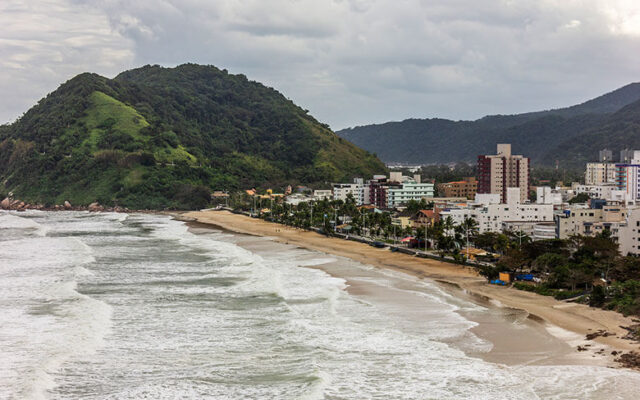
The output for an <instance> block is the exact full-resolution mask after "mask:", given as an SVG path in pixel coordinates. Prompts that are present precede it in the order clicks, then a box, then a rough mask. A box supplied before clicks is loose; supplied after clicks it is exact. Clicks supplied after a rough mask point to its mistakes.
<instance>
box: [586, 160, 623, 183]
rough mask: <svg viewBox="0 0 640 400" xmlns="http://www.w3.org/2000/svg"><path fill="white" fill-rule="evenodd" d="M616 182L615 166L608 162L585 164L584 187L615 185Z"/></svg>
mask: <svg viewBox="0 0 640 400" xmlns="http://www.w3.org/2000/svg"><path fill="white" fill-rule="evenodd" d="M615 181H616V164H613V163H610V162H597V163H587V168H586V171H585V173H584V182H585V184H586V185H604V184H607V183H615Z"/></svg>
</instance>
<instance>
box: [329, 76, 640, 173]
mask: <svg viewBox="0 0 640 400" xmlns="http://www.w3.org/2000/svg"><path fill="white" fill-rule="evenodd" d="M638 101H640V83H632V84H629V85H627V86H624V87H622V88H620V89H617V90H615V91H613V92H610V93H607V94H605V95H602V96H599V97H597V98H595V99H592V100H589V101H586V102H584V103H581V104H578V105H575V106H571V107H567V108H561V109H554V110H546V111H538V112H531V113H525V114H516V115H493V116H486V117H483V118H481V119H478V120H476V121H451V120H446V119H438V118H434V119H408V120H405V121H402V122H387V123H384V124H376V125H367V126H359V127H355V128H348V129H344V130H341V131H338V132H337V134H338V135H340V136H342V137H344V138H345V139H347V140H349V141H350V142H352V143H354V144H356V145H358V146H361V147H362V148H364V149H366V150H368V151H370V152H372V153H375V154H376V155H377V156H379V157H380V158H381V159H382V160H384V161H386V162H409V163H419V164H431V163H450V162H458V161H466V162H475V160H476V157H477V155H478V154H490V153H492V152H493V151H494V150H495V145H496V144H497V143H512V144H513V149H514V151H515V152H517V153H520V154H526V155H527V156H529V157H530V158H531V159H532V160H533V162H534V163H535V164H537V165H548V166H552V165H555V163H556V161H558V162H559V163H560V165H562V166H565V167H570V168H574V167H577V166H580V164H581V163H583V162H584V161H588V160H593V159H594V158H596V157H597V153H598V150H600V149H603V148H610V149H613V150H618V149H621V148H624V147H633V146H636V147H637V145H636V144H635V143H637V142H639V140H638V139H637V135H635V134H634V132H638V130H635V131H634V129H635V128H633V127H635V126H637V125H639V123H640V113H638V112H635V111H634V110H636V109H638V108H640V104H638V103H637V102H638ZM573 144H576V147H573Z"/></svg>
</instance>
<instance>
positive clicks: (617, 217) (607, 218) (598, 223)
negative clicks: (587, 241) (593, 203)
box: [555, 204, 627, 239]
mask: <svg viewBox="0 0 640 400" xmlns="http://www.w3.org/2000/svg"><path fill="white" fill-rule="evenodd" d="M626 216H627V209H626V208H624V206H622V205H619V204H610V205H605V206H604V207H602V208H584V207H576V206H573V207H571V208H568V209H566V210H563V211H562V212H561V213H558V214H556V215H555V223H556V237H557V238H558V239H568V238H569V237H571V236H574V235H584V236H593V235H595V234H597V233H601V232H602V231H603V230H605V229H608V230H609V231H610V232H611V233H612V236H614V237H617V236H618V235H617V234H618V230H619V227H620V224H622V223H624V222H625V219H626Z"/></svg>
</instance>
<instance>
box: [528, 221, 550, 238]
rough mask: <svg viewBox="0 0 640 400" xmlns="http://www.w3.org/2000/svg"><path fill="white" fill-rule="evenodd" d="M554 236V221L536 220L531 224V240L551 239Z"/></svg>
mask: <svg viewBox="0 0 640 400" xmlns="http://www.w3.org/2000/svg"><path fill="white" fill-rule="evenodd" d="M555 238H556V224H555V222H538V223H536V224H535V225H533V237H532V239H533V240H551V239H555Z"/></svg>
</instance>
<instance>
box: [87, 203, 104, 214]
mask: <svg viewBox="0 0 640 400" xmlns="http://www.w3.org/2000/svg"><path fill="white" fill-rule="evenodd" d="M88 210H89V211H93V212H96V211H103V210H104V207H102V206H101V205H100V203H98V202H95V203H91V204H89V208H88Z"/></svg>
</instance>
